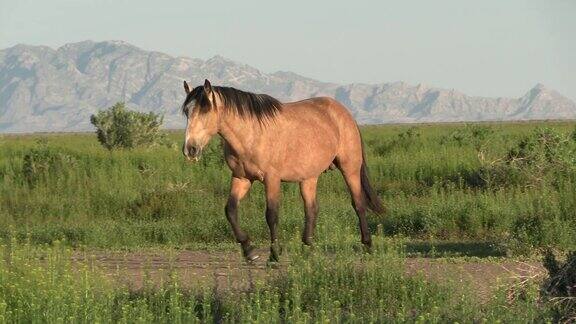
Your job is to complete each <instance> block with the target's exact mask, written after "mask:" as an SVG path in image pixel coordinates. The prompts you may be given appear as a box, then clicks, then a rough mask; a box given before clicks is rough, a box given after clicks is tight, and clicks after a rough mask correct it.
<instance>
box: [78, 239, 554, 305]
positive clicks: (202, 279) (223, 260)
mask: <svg viewBox="0 0 576 324" xmlns="http://www.w3.org/2000/svg"><path fill="white" fill-rule="evenodd" d="M260 255H261V256H266V255H268V253H267V251H266V250H262V251H261V253H260ZM265 260H266V259H265V258H263V257H261V258H260V259H258V260H256V261H255V262H254V263H252V264H247V263H246V262H244V261H243V260H242V258H241V256H240V253H234V252H206V251H177V252H174V253H173V254H172V255H169V254H161V253H159V252H158V253H154V252H124V253H122V252H91V253H89V254H80V253H77V254H75V255H74V261H78V262H86V261H87V263H88V264H89V265H91V266H94V267H95V268H98V269H101V270H102V271H103V272H104V274H106V275H107V276H110V277H112V278H115V279H117V280H119V281H120V282H121V283H124V284H127V285H128V286H129V287H131V288H133V289H140V288H142V287H143V286H146V285H151V286H156V285H159V284H161V283H163V282H166V281H168V280H169V279H170V278H169V275H170V273H174V274H176V276H177V278H178V283H179V285H180V286H181V287H183V288H192V287H202V286H209V287H211V288H215V289H217V290H221V289H229V288H232V289H240V290H244V289H249V288H250V287H251V286H252V285H254V283H255V282H256V281H257V280H262V279H264V278H265V277H266V276H269V275H272V274H273V273H279V272H281V271H282V269H284V268H285V267H286V263H280V265H279V266H278V267H277V269H275V271H268V268H267V266H266V262H265ZM285 262H286V261H285ZM406 274H409V275H416V274H421V275H423V276H424V277H426V278H428V279H430V280H438V281H443V280H451V281H455V282H456V283H458V284H461V285H463V286H468V287H470V288H472V289H473V290H474V291H476V292H477V293H478V295H479V296H480V297H481V298H482V299H486V298H489V296H490V294H491V293H492V292H493V290H494V289H495V288H496V287H498V285H499V284H506V283H508V284H510V283H512V282H513V281H514V280H518V279H527V278H537V277H539V276H542V275H544V274H545V270H544V268H543V267H542V266H541V264H540V263H538V262H519V261H513V260H502V261H498V262H488V261H482V260H480V261H461V260H456V261H450V260H445V259H432V258H420V257H419V258H407V259H406Z"/></svg>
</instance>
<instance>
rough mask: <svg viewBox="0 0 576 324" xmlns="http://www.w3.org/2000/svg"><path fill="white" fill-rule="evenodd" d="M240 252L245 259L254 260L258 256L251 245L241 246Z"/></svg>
mask: <svg viewBox="0 0 576 324" xmlns="http://www.w3.org/2000/svg"><path fill="white" fill-rule="evenodd" d="M242 253H243V254H244V258H245V259H246V261H249V262H253V261H256V260H257V259H258V258H259V257H260V256H259V255H258V254H257V253H256V249H255V248H253V247H252V246H248V247H246V248H242Z"/></svg>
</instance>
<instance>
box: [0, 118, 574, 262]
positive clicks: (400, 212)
mask: <svg viewBox="0 0 576 324" xmlns="http://www.w3.org/2000/svg"><path fill="white" fill-rule="evenodd" d="M542 126H546V127H549V128H551V129H553V130H554V131H557V132H559V133H563V134H569V133H570V132H571V131H572V130H573V129H574V125H573V124H570V123H547V124H536V123H519V124H489V125H483V126H470V125H436V126H426V125H420V126H415V127H412V126H377V127H376V126H373V127H364V128H363V129H362V131H363V136H364V141H365V143H366V150H367V156H368V162H369V167H370V176H371V178H372V182H373V184H374V186H375V187H376V190H377V192H378V194H379V195H380V197H381V198H382V200H383V201H384V203H385V205H386V206H387V210H388V212H387V214H386V215H384V216H376V215H370V216H369V222H370V226H371V228H372V230H373V231H374V230H375V229H376V228H377V227H378V226H381V228H382V231H383V232H384V234H386V235H388V236H398V235H400V236H405V237H409V238H412V239H414V240H433V241H447V242H454V241H457V242H483V243H485V244H491V245H492V246H494V247H495V248H496V249H499V252H498V251H495V252H494V253H526V252H527V251H531V250H532V249H533V248H538V247H544V246H552V247H555V248H560V249H574V248H575V247H576V241H575V240H574V239H573V238H574V237H576V195H574V192H576V185H575V182H574V179H576V178H575V177H574V174H573V173H564V174H553V175H552V176H550V177H552V180H551V181H547V182H542V183H537V184H526V183H522V182H519V183H503V184H501V185H498V186H495V185H486V183H484V182H483V180H482V179H481V178H479V174H480V175H481V173H480V172H481V170H483V168H485V167H486V166H487V165H489V164H490V162H491V161H495V160H497V159H500V158H502V157H504V156H505V155H506V154H507V152H508V151H509V150H510V149H511V148H512V147H515V146H516V145H518V142H519V141H520V140H521V138H522V137H523V136H526V135H527V134H530V132H532V131H533V130H534V129H536V128H538V127H542ZM478 130H479V131H478ZM477 133H480V135H478V134H477ZM182 137H183V135H182V134H180V132H177V133H171V134H170V136H169V139H170V142H171V143H173V144H172V145H169V147H155V148H151V149H137V150H132V151H113V152H108V151H107V150H105V149H104V148H102V147H101V146H100V145H99V144H98V142H97V141H96V137H95V135H94V134H58V135H29V136H4V137H2V138H1V139H0V214H1V215H2V217H0V235H3V236H4V237H6V235H7V232H8V230H9V229H10V228H11V229H12V230H13V231H15V232H16V233H17V236H18V237H20V238H23V237H25V236H26V235H29V236H30V237H31V241H32V242H33V243H39V244H44V243H50V242H52V241H54V240H57V239H63V238H65V239H66V242H68V243H69V244H71V245H74V246H79V245H82V246H92V247H104V248H138V247H145V246H178V247H199V246H212V245H220V244H222V243H224V244H233V242H234V240H233V237H232V235H231V233H230V230H229V225H228V223H227V221H226V219H225V217H224V213H223V207H224V204H225V201H226V199H227V194H228V187H229V179H230V171H229V170H228V169H227V167H226V166H225V164H224V162H223V160H222V153H221V152H220V149H219V143H218V140H217V139H215V140H213V143H212V146H211V149H209V150H208V152H207V154H206V155H205V156H204V157H203V160H202V161H201V163H197V164H189V163H187V162H185V161H184V159H183V157H182V156H181V153H180V143H181V141H182ZM478 150H481V151H482V152H483V154H484V159H483V160H482V159H480V158H479V154H478ZM318 194H319V203H320V215H319V219H318V230H317V240H319V241H320V242H324V243H330V242H337V241H338V237H339V236H341V235H343V234H351V233H357V218H356V216H355V214H354V212H353V210H352V208H351V206H350V198H349V196H348V193H347V191H346V188H345V187H344V184H343V181H342V178H341V175H340V174H339V172H338V171H332V172H329V173H326V174H323V175H322V176H321V178H320V182H319V189H318ZM264 208H265V206H264V198H263V188H262V185H261V184H256V185H255V186H254V188H253V189H252V191H251V193H250V195H249V197H248V198H247V199H245V200H244V201H243V202H242V203H241V205H240V218H241V223H242V227H243V228H244V229H246V230H247V232H248V233H249V234H250V235H251V237H252V238H253V239H254V240H255V241H256V242H259V243H263V242H266V240H267V237H268V230H267V226H266V222H265V219H264ZM280 226H281V229H280V237H281V239H282V240H283V241H287V240H290V239H297V237H299V236H300V231H301V228H302V226H303V207H302V203H301V199H300V195H299V192H298V186H297V185H295V184H284V185H283V199H282V206H281V213H280Z"/></svg>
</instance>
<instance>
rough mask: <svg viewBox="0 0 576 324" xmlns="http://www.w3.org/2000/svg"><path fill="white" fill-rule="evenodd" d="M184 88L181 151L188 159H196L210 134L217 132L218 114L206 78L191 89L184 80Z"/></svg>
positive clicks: (213, 95)
mask: <svg viewBox="0 0 576 324" xmlns="http://www.w3.org/2000/svg"><path fill="white" fill-rule="evenodd" d="M184 90H185V91H186V100H185V101H184V104H183V106H182V111H183V112H184V114H185V115H186V118H187V123H186V138H185V141H184V146H183V147H182V153H184V156H185V157H186V158H187V159H188V160H194V161H198V159H199V158H200V155H201V154H202V149H203V148H204V147H205V146H206V144H208V142H209V141H210V139H211V138H212V136H214V135H215V134H216V133H218V126H219V114H218V107H217V103H216V96H215V94H214V91H213V90H212V86H211V85H210V81H208V80H205V81H204V86H198V87H196V88H194V89H192V90H190V87H189V86H188V83H187V82H186V81H184Z"/></svg>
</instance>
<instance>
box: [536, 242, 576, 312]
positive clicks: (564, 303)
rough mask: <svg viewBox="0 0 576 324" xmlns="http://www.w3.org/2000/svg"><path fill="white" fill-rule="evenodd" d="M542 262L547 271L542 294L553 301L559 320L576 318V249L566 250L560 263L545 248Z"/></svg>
mask: <svg viewBox="0 0 576 324" xmlns="http://www.w3.org/2000/svg"><path fill="white" fill-rule="evenodd" d="M543 263H544V267H545V268H546V270H547V271H548V278H547V279H546V280H545V281H544V284H543V286H542V293H543V295H544V296H546V297H548V298H550V299H551V300H552V301H553V305H554V306H555V308H556V311H557V312H558V315H559V316H558V317H560V319H561V320H560V321H561V322H566V323H568V322H572V321H574V320H576V251H571V252H568V253H567V255H566V261H565V262H564V263H562V262H559V261H558V260H557V259H556V256H555V255H554V253H552V251H551V250H547V251H546V254H545V255H544V262H543Z"/></svg>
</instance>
